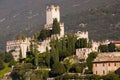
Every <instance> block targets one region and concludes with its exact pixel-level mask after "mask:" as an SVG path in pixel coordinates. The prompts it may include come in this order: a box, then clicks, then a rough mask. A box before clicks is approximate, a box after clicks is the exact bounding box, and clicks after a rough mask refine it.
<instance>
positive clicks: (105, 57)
mask: <svg viewBox="0 0 120 80" xmlns="http://www.w3.org/2000/svg"><path fill="white" fill-rule="evenodd" d="M118 68H120V52H113V53H99V54H98V56H97V58H96V59H95V60H94V61H93V74H96V75H106V74H108V73H109V72H111V71H113V72H114V71H116V70H117V69H118Z"/></svg>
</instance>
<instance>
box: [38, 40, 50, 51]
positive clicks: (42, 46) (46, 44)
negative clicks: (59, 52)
mask: <svg viewBox="0 0 120 80" xmlns="http://www.w3.org/2000/svg"><path fill="white" fill-rule="evenodd" d="M50 40H51V39H46V40H44V41H42V42H39V44H40V45H38V51H39V52H40V53H43V52H46V50H47V49H48V50H50V49H51V47H50Z"/></svg>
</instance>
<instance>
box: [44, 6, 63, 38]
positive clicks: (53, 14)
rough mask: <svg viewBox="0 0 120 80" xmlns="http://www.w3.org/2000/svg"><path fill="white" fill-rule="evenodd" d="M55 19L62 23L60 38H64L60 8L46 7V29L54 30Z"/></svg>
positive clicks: (61, 25)
mask: <svg viewBox="0 0 120 80" xmlns="http://www.w3.org/2000/svg"><path fill="white" fill-rule="evenodd" d="M55 18H56V19H57V21H58V22H59V23H60V37H63V36H64V23H62V22H60V7H59V6H54V5H51V6H47V7H46V24H45V25H44V28H45V29H49V30H52V24H53V20H54V19H55Z"/></svg>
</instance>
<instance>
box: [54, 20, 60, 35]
mask: <svg viewBox="0 0 120 80" xmlns="http://www.w3.org/2000/svg"><path fill="white" fill-rule="evenodd" d="M52 34H60V25H59V22H58V21H57V19H56V18H55V19H54V20H53V26H52Z"/></svg>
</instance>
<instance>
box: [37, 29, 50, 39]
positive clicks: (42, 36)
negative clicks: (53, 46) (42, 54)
mask: <svg viewBox="0 0 120 80" xmlns="http://www.w3.org/2000/svg"><path fill="white" fill-rule="evenodd" d="M50 36H51V32H50V30H47V29H42V30H41V31H40V35H39V36H38V39H39V40H45V39H46V38H47V37H50Z"/></svg>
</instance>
